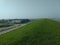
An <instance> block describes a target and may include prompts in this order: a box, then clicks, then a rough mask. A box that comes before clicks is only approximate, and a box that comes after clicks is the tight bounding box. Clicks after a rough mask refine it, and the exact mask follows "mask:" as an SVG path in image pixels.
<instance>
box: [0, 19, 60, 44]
mask: <svg viewBox="0 0 60 45" xmlns="http://www.w3.org/2000/svg"><path fill="white" fill-rule="evenodd" d="M0 45H60V22H56V21H54V20H50V19H41V20H36V21H34V22H32V23H31V24H28V25H26V26H24V27H21V28H19V29H16V30H14V31H11V32H9V33H6V34H3V35H0Z"/></svg>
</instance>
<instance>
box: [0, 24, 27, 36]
mask: <svg viewBox="0 0 60 45" xmlns="http://www.w3.org/2000/svg"><path fill="white" fill-rule="evenodd" d="M25 25H27V23H26V24H16V25H14V26H10V27H6V28H1V29H0V30H3V31H0V35H2V34H5V33H7V32H10V31H12V30H15V29H17V28H20V27H23V26H25Z"/></svg>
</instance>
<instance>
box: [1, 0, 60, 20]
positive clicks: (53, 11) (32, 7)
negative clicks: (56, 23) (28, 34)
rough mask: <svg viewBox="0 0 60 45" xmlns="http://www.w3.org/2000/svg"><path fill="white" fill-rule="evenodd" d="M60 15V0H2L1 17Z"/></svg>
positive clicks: (49, 16) (50, 16)
mask: <svg viewBox="0 0 60 45" xmlns="http://www.w3.org/2000/svg"><path fill="white" fill-rule="evenodd" d="M47 17H48V18H52V17H55V18H56V17H57V18H59V17H60V0H0V19H10V18H47Z"/></svg>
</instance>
